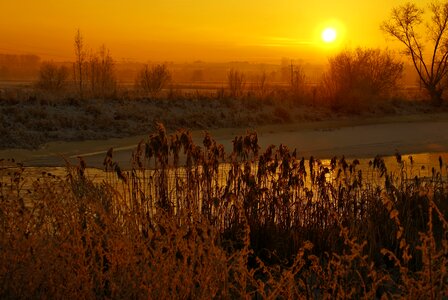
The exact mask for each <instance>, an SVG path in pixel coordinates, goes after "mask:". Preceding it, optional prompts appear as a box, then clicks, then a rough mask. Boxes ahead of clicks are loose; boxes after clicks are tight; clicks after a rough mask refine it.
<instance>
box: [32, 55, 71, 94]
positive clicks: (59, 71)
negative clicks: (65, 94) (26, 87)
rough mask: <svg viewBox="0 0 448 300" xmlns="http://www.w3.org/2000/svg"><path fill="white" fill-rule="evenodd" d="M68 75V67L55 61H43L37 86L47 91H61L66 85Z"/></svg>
mask: <svg viewBox="0 0 448 300" xmlns="http://www.w3.org/2000/svg"><path fill="white" fill-rule="evenodd" d="M68 75H69V71H68V68H67V67H65V66H59V67H58V66H57V65H56V64H55V63H54V62H48V61H47V62H43V63H42V65H41V66H40V70H39V78H38V80H37V86H38V88H40V89H42V90H45V91H49V92H59V91H61V90H62V89H63V88H64V87H65V86H66V84H67V78H68Z"/></svg>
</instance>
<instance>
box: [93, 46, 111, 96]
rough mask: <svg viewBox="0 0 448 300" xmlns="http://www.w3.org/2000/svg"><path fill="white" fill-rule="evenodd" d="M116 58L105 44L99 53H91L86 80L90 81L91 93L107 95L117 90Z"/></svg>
mask: <svg viewBox="0 0 448 300" xmlns="http://www.w3.org/2000/svg"><path fill="white" fill-rule="evenodd" d="M114 65H115V63H114V60H113V58H112V56H111V55H110V52H109V50H108V49H107V48H106V47H105V46H104V45H103V46H101V47H100V50H99V51H98V52H97V53H93V52H92V53H91V54H90V57H89V61H88V68H87V72H86V73H87V74H86V75H87V76H86V81H88V83H90V91H91V94H92V95H93V96H95V97H101V98H104V97H107V96H110V95H113V94H114V93H115V92H116V87H117V80H116V77H115V70H114Z"/></svg>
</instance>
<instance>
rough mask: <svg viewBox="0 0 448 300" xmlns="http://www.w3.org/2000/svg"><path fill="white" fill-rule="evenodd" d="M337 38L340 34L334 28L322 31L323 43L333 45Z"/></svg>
mask: <svg viewBox="0 0 448 300" xmlns="http://www.w3.org/2000/svg"><path fill="white" fill-rule="evenodd" d="M337 37H338V33H337V32H336V29H334V28H331V27H328V28H325V29H324V30H323V31H322V41H324V42H325V43H332V42H334V41H335V40H336V38H337Z"/></svg>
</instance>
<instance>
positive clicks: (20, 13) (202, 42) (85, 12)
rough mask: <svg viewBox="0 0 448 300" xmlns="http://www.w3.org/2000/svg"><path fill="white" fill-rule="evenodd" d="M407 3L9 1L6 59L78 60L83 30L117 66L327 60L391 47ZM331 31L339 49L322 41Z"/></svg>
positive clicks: (1, 47) (1, 42) (0, 41)
mask: <svg viewBox="0 0 448 300" xmlns="http://www.w3.org/2000/svg"><path fill="white" fill-rule="evenodd" d="M403 2H404V1H399V0H378V1H358V0H344V1H329V0H328V1H298V0H295V1H292V0H278V1H275V2H273V1H268V0H257V1H255V0H228V1H210V0H197V1H187V0H170V1H151V0H129V1H118V0H108V1H106V0H96V1H91V0H89V1H88V0H76V1H75V0H65V1H60V0H41V1H35V0H14V1H11V0H9V1H7V0H5V1H3V3H2V5H1V6H2V9H1V11H2V18H1V19H0V36H1V38H0V52H1V53H21V54H27V53H33V54H37V55H39V56H41V57H42V58H44V59H53V60H72V59H73V37H74V34H75V31H76V29H77V28H79V29H80V30H81V32H82V34H83V36H84V39H85V43H86V45H87V46H88V47H89V48H94V49H96V48H97V47H98V46H100V45H102V44H105V45H106V46H107V47H108V48H109V49H110V50H111V53H112V55H113V56H114V57H115V58H116V59H117V60H122V59H125V60H130V61H148V60H152V61H180V62H186V61H195V60H203V61H235V60H237V61H261V62H263V61H278V60H279V59H280V58H282V57H290V58H295V59H303V60H308V61H323V60H324V59H326V57H327V56H328V55H329V54H331V52H332V51H335V48H341V47H356V46H371V47H372V46H374V47H382V46H386V44H385V37H384V35H383V34H382V33H381V31H380V30H379V26H380V23H381V22H382V21H383V20H385V19H386V18H387V16H388V15H389V13H390V11H391V9H392V8H393V7H394V6H397V5H399V4H402V3H403ZM423 2H427V1H419V4H424V3H423ZM327 27H331V28H334V29H335V30H336V32H337V34H338V37H337V42H335V43H332V44H334V45H333V47H328V45H325V43H324V42H323V41H322V38H321V34H322V31H323V30H324V29H325V28H327Z"/></svg>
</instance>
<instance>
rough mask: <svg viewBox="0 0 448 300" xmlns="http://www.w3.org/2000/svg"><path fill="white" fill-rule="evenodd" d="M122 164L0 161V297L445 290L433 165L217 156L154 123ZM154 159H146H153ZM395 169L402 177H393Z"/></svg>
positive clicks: (438, 294)
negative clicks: (42, 166) (45, 168)
mask: <svg viewBox="0 0 448 300" xmlns="http://www.w3.org/2000/svg"><path fill="white" fill-rule="evenodd" d="M132 161H133V164H134V167H133V168H132V169H131V170H122V169H121V168H120V167H119V166H118V165H117V164H116V163H115V162H114V161H113V150H112V149H111V150H110V151H109V152H108V154H107V156H106V158H105V160H104V166H105V169H106V171H107V172H106V173H105V174H106V175H105V179H104V180H101V181H98V180H96V179H94V178H89V176H88V174H89V173H88V169H86V166H85V164H84V163H83V161H82V160H81V161H80V164H79V165H78V166H67V176H66V177H57V176H54V175H52V174H48V173H44V174H42V175H41V176H38V178H27V177H25V176H24V174H26V173H25V169H24V168H23V167H22V166H20V165H18V164H15V163H13V162H10V161H2V165H1V169H0V173H1V174H0V176H1V177H0V178H1V180H0V181H1V185H0V222H1V223H0V297H1V298H2V299H8V298H76V299H82V298H89V299H91V298H108V299H115V298H125V299H134V298H137V299H141V298H144V299H147V298H150V299H165V298H183V299H185V298H194V299H202V298H206V299H209V298H231V299H233V298H262V299H265V298H266V299H277V298H287V299H335V298H337V299H342V298H343V299H359V298H365V299H372V298H382V297H384V298H386V299H389V298H412V299H417V298H419V299H422V298H425V299H442V298H445V297H448V294H447V290H448V277H447V276H448V272H447V266H448V262H447V260H448V244H447V237H448V235H447V229H448V223H447V221H446V219H447V215H448V204H447V203H448V202H447V200H448V193H447V173H446V172H447V169H446V165H444V164H443V162H442V161H440V166H439V168H437V167H435V168H434V170H433V172H432V174H433V175H432V176H431V177H429V178H418V177H415V178H412V177H409V176H408V173H406V172H402V171H404V163H403V161H402V160H401V157H400V156H399V155H398V154H397V163H398V166H399V171H398V172H391V171H389V170H388V169H387V166H385V164H384V161H383V160H382V159H381V158H380V157H376V158H375V159H374V160H373V161H372V164H371V167H370V168H369V169H368V171H365V172H362V171H361V170H360V169H358V164H359V162H358V161H356V160H355V161H353V162H348V161H346V160H345V159H344V158H341V159H336V158H334V159H333V160H331V162H330V163H329V164H328V165H324V164H323V163H322V162H321V161H319V160H316V159H313V158H312V157H311V158H310V159H309V160H307V161H305V160H304V159H302V158H299V157H297V154H296V152H295V151H294V152H291V151H289V149H287V148H286V147H285V146H281V145H280V146H279V147H278V148H275V147H273V146H272V147H269V148H268V149H266V150H265V151H264V153H260V149H259V147H258V139H257V135H256V133H254V132H252V133H248V134H247V136H242V137H236V138H235V140H234V150H233V152H232V153H231V154H229V155H226V154H225V153H224V151H223V147H222V146H221V145H219V144H217V143H216V142H215V141H214V140H213V138H212V137H211V136H210V135H208V134H207V135H205V137H204V141H203V146H202V147H200V146H198V145H195V144H194V143H193V142H192V139H191V135H190V134H189V132H188V131H179V132H177V133H175V134H174V135H172V136H168V135H167V134H166V132H165V129H164V127H163V126H162V125H160V124H159V125H158V127H157V131H156V132H154V133H153V134H151V135H150V136H149V138H148V140H146V141H142V142H141V143H140V144H139V146H138V147H137V149H136V150H135V152H134V154H133V157H132ZM154 167H156V168H155V169H154ZM408 177H409V178H408Z"/></svg>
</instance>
